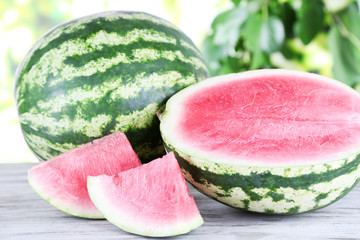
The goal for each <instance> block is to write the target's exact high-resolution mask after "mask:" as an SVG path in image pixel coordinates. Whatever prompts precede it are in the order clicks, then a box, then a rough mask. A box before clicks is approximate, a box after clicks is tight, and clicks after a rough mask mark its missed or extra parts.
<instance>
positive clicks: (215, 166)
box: [160, 70, 360, 214]
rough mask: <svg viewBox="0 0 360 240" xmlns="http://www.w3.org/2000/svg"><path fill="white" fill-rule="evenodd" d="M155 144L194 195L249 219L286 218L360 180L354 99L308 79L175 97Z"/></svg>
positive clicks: (359, 113)
mask: <svg viewBox="0 0 360 240" xmlns="http://www.w3.org/2000/svg"><path fill="white" fill-rule="evenodd" d="M160 118H161V125H160V129H161V134H162V137H163V140H164V142H165V145H166V146H167V149H168V151H174V152H175V154H176V156H177V158H178V161H179V163H180V166H181V167H182V169H183V171H184V173H185V177H186V178H187V180H188V181H189V182H191V183H192V184H193V185H194V186H195V187H196V188H197V189H199V190H200V191H201V192H203V193H205V194H207V195H208V196H210V197H212V198H215V199H216V200H218V201H221V202H223V203H226V204H228V205H230V206H234V207H238V208H243V209H246V210H249V211H255V212H264V213H273V214H294V213H301V212H306V211H311V210H314V209H318V208H320V207H324V206H326V205H328V204H330V203H332V202H334V201H336V200H337V199H339V198H341V197H342V196H344V195H345V194H346V193H347V192H349V191H350V189H351V188H352V187H353V186H355V184H356V183H357V182H358V181H359V177H360V167H359V163H360V156H359V152H360V95H359V94H358V93H357V92H356V91H354V90H353V89H351V88H350V87H348V86H346V85H344V84H342V83H339V82H337V81H335V80H332V79H329V78H326V77H322V76H319V75H316V74H310V73H303V72H298V71H289V70H257V71H250V72H245V73H240V74H230V75H225V76H219V77H215V78H211V79H207V80H205V81H203V82H200V83H198V84H196V85H194V86H190V87H188V88H186V89H184V90H182V91H181V92H179V93H177V94H175V95H174V96H173V97H172V98H170V100H169V101H168V102H167V104H166V109H165V111H164V113H163V114H162V115H161V117H160Z"/></svg>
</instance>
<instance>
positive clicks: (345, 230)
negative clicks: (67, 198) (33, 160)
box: [0, 164, 360, 240]
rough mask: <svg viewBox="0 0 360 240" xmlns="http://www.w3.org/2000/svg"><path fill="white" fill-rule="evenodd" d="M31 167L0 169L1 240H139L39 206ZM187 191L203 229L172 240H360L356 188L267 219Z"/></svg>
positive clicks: (359, 199)
mask: <svg viewBox="0 0 360 240" xmlns="http://www.w3.org/2000/svg"><path fill="white" fill-rule="evenodd" d="M31 166H33V164H4V165H0V239H1V240H8V239H9V240H10V239H11V240H12V239H16V240H18V239H19V240H20V239H21V240H23V239H26V240H27V239H34V240H42V239H44V240H45V239H46V240H48V239H64V240H65V239H87V240H88V239H90V240H91V239H103V240H106V239H143V238H142V237H140V236H136V235H132V234H129V233H126V232H124V231H122V230H120V229H119V228H117V227H115V226H114V225H112V224H110V223H109V222H107V221H106V220H88V219H81V218H76V217H72V216H70V215H67V214H65V213H62V212H61V211H59V210H57V209H55V208H53V207H52V206H51V205H49V204H48V203H46V202H45V201H43V200H41V199H40V197H38V196H37V195H36V193H35V192H34V191H33V190H32V189H31V187H30V186H29V184H28V183H27V181H26V172H27V170H28V169H30V167H31ZM189 188H190V193H191V194H192V195H194V197H195V201H196V203H197V205H198V207H199V209H200V212H201V214H202V216H203V218H204V221H205V223H204V225H202V226H201V227H200V228H198V229H196V230H194V231H192V232H190V233H189V234H186V235H182V236H178V237H176V239H181V240H182V239H190V240H192V239H194V240H195V239H206V240H212V239H216V240H219V239H220V240H225V239H226V240H227V239H330V238H333V239H360V185H358V186H357V187H355V188H354V190H353V191H352V192H350V193H349V194H348V195H347V196H345V197H344V198H343V199H340V200H339V201H338V202H336V203H334V204H332V205H331V206H328V207H326V208H323V209H320V210H317V211H315V212H312V213H306V214H302V215H295V216H271V215H262V214H254V213H248V212H244V211H241V210H238V209H234V208H231V207H227V206H225V205H223V204H221V203H218V202H216V201H214V200H212V199H209V198H207V197H206V196H204V195H202V194H201V193H199V192H197V191H196V190H194V189H193V188H192V187H189Z"/></svg>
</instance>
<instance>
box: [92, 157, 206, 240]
mask: <svg viewBox="0 0 360 240" xmlns="http://www.w3.org/2000/svg"><path fill="white" fill-rule="evenodd" d="M88 190H89V194H90V197H91V200H92V201H93V202H94V204H95V206H96V207H97V208H98V209H99V211H100V212H102V213H103V214H104V216H105V218H106V219H107V220H108V221H109V222H111V223H113V224H115V225H116V226H118V227H119V228H121V229H122V230H124V231H127V232H130V233H134V234H138V235H144V236H153V237H165V236H173V235H179V234H184V233H187V232H189V231H191V230H193V229H195V228H197V227H199V226H200V225H201V224H203V219H202V217H201V215H200V213H199V210H198V208H197V206H196V204H195V201H194V198H193V197H192V196H190V195H189V190H188V187H187V185H186V183H185V178H184V176H183V174H182V172H181V169H180V167H179V164H178V163H177V161H176V159H175V156H174V154H173V153H169V154H167V155H165V156H164V157H162V158H158V159H156V160H153V161H152V162H150V163H148V164H144V165H142V166H140V167H137V168H134V169H130V170H128V171H125V172H121V173H119V174H118V175H115V176H107V175H101V176H97V177H88Z"/></svg>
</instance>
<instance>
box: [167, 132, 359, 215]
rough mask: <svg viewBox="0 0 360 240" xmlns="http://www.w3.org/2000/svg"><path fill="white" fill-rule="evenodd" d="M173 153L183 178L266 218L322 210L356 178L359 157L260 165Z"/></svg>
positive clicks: (234, 205)
mask: <svg viewBox="0 0 360 240" xmlns="http://www.w3.org/2000/svg"><path fill="white" fill-rule="evenodd" d="M164 144H165V147H166V149H167V151H168V152H169V151H174V152H175V155H176V158H177V159H178V162H179V165H180V166H181V168H182V171H183V173H184V175H185V178H186V179H187V180H188V181H189V182H190V183H191V184H192V185H193V186H194V187H195V188H196V189H198V190H199V191H200V192H202V193H204V194H205V195H207V196H209V197H211V198H213V199H215V200H217V201H219V202H222V203H224V204H226V205H229V206H232V207H235V208H240V209H244V210H248V211H252V212H260V213H267V214H298V213H304V212H309V211H314V210H316V209H319V208H322V207H325V206H327V205H329V204H331V203H333V202H335V201H337V200H339V199H340V198H342V197H343V196H344V195H346V194H347V193H348V192H349V191H350V190H351V189H352V188H353V187H354V186H355V185H356V184H357V183H358V182H359V178H360V154H359V153H357V154H352V155H350V156H348V157H346V158H344V159H338V160H334V161H330V162H327V163H320V164H311V165H304V166H292V167H279V166H275V167H271V166H266V167H261V166H244V165H236V164H224V163H215V162H213V161H206V160H203V159H199V158H195V157H192V156H189V155H187V154H185V153H182V152H180V151H178V150H177V149H175V148H174V147H172V146H171V144H169V143H168V142H166V139H164Z"/></svg>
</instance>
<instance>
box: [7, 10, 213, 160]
mask: <svg viewBox="0 0 360 240" xmlns="http://www.w3.org/2000/svg"><path fill="white" fill-rule="evenodd" d="M118 26H121V27H120V28H119V27H118ZM141 27H142V28H141ZM94 29H95V30H94ZM93 31H94V32H93ZM87 32H89V33H87ZM114 49H116V50H114ZM57 51H59V52H57ZM114 51H115V54H114ZM45 54H47V55H46V57H44V56H45ZM116 54H117V55H116ZM94 75H95V78H92V77H91V76H94ZM59 76H61V77H60V78H59ZM208 76H209V73H208V70H207V68H206V66H205V63H204V60H203V58H202V56H201V53H200V51H199V50H198V49H197V48H196V46H195V45H194V43H193V42H192V41H191V39H189V38H188V37H187V36H186V35H185V34H184V33H183V32H181V30H179V29H178V28H177V27H176V26H174V25H173V24H171V23H169V22H167V21H166V20H163V19H160V18H158V17H155V16H153V15H150V14H147V13H143V12H126V11H109V12H102V13H97V14H94V15H90V16H85V17H82V18H78V19H74V20H71V21H68V22H65V23H63V24H60V25H58V26H56V27H54V28H53V29H51V30H50V31H49V32H48V33H46V34H45V35H44V36H43V37H42V38H40V39H39V40H38V41H37V42H36V43H35V45H34V46H33V48H32V49H30V51H29V52H28V54H27V55H26V57H25V58H24V60H23V61H22V63H21V64H20V66H19V67H18V69H17V72H16V77H15V79H16V81H15V87H14V98H15V102H16V104H17V108H18V114H19V120H20V124H21V128H22V132H23V135H24V137H25V140H26V142H27V144H28V146H29V147H30V149H31V150H32V151H33V152H34V153H35V155H36V157H37V158H38V159H40V160H46V159H50V158H52V157H54V156H57V155H58V154H60V153H63V152H65V151H67V150H70V149H73V148H75V147H77V146H80V145H82V144H84V143H87V142H90V141H92V140H94V139H97V138H100V137H102V136H104V135H108V134H110V133H112V132H116V131H122V132H125V133H126V135H127V137H128V138H129V140H130V142H131V144H132V145H133V148H134V150H135V152H137V153H138V155H139V157H140V159H142V160H144V161H145V162H146V161H149V160H151V159H154V158H156V157H159V156H161V155H163V153H164V148H163V147H162V143H161V136H160V133H159V130H158V128H159V121H158V119H157V118H156V111H157V110H159V109H161V108H162V107H163V106H164V105H165V101H166V100H167V99H168V98H169V97H170V96H171V95H172V94H174V93H175V92H177V91H179V90H180V89H183V88H185V87H187V86H189V85H191V84H193V83H195V82H198V81H200V80H202V79H205V78H207V77H208ZM143 77H144V78H146V79H148V80H146V81H142V80H143ZM63 78H64V79H67V80H66V81H62V80H59V79H63ZM94 79H103V81H99V82H96V81H94ZM130 79H135V80H136V79H137V81H136V84H138V83H140V84H142V85H141V87H140V88H136V86H137V85H136V84H133V85H131V84H132V83H133V82H132V81H135V80H130ZM140 80H141V81H140ZM100 82H101V83H100ZM85 83H86V84H85ZM129 84H130V85H129ZM119 85H120V86H119ZM133 86H134V88H133ZM144 86H145V87H144ZM120 87H121V88H120ZM54 89H55V90H56V91H55V90H54ZM120 90H121V91H120ZM51 91H53V92H51ZM62 91H63V92H62ZM117 91H120V92H117ZM48 92H50V94H49V93H48ZM99 93H103V95H101V94H100V95H99ZM47 94H49V95H47ZM61 94H64V97H63V98H62V97H60V98H59V96H61ZM123 94H125V95H126V96H125V97H123ZM45 96H46V97H45ZM104 96H105V97H104ZM77 104H80V105H81V106H80V107H79V108H77Z"/></svg>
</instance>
